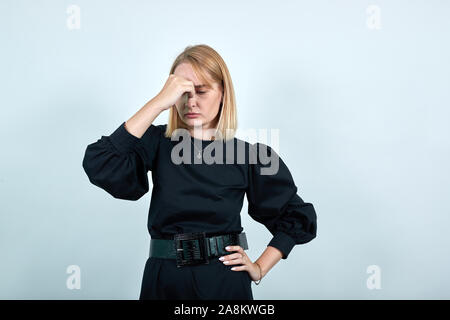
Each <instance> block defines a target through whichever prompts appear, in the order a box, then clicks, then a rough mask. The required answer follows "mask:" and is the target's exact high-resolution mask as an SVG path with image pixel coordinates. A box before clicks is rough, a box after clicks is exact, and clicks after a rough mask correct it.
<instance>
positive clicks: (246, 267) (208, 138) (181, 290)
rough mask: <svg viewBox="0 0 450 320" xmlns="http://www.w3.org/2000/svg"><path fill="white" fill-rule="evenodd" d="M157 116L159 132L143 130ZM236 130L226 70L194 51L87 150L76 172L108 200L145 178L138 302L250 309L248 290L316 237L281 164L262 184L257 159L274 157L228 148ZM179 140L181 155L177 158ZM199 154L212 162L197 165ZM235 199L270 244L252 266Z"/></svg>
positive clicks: (207, 53) (136, 192) (205, 52)
mask: <svg viewBox="0 0 450 320" xmlns="http://www.w3.org/2000/svg"><path fill="white" fill-rule="evenodd" d="M164 110H169V120H168V123H167V124H164V125H153V121H154V120H155V118H156V117H157V116H158V115H159V114H160V113H161V112H162V111H164ZM236 128H237V119H236V106H235V96H234V89H233V84H232V81H231V77H230V74H229V72H228V68H227V66H226V64H225V62H224V61H223V59H222V58H221V57H220V55H219V54H218V53H217V52H216V51H215V50H213V49H212V48H211V47H209V46H207V45H196V46H188V47H187V48H186V49H185V50H184V51H183V52H182V53H181V54H180V55H179V56H178V57H177V58H176V59H175V61H174V63H173V65H172V68H171V70H170V76H169V78H168V79H167V81H166V83H165V85H164V87H163V89H162V90H161V91H160V92H159V93H158V95H156V96H155V97H154V98H153V99H151V100H150V101H149V102H147V103H146V104H145V105H144V106H143V107H142V108H141V109H140V110H139V111H138V112H137V113H136V114H135V115H133V116H132V117H131V118H130V119H129V120H127V121H125V122H123V123H122V124H121V125H120V126H119V127H118V128H117V129H116V130H115V131H114V132H113V133H112V134H111V135H110V136H102V137H101V138H100V139H99V140H97V141H96V142H94V143H92V144H90V145H88V147H87V149H86V152H85V155H84V159H83V168H84V170H85V172H86V174H87V175H88V177H89V180H90V181H91V183H93V184H94V185H96V186H98V187H100V188H102V189H104V190H105V191H107V192H108V193H110V194H111V195H112V196H113V197H115V198H118V199H126V200H137V199H139V198H141V197H142V196H143V195H144V194H145V193H147V192H148V190H149V183H148V177H147V172H148V171H151V172H152V180H153V189H152V197H151V203H150V210H149V216H148V230H149V233H150V235H151V242H150V256H149V258H148V259H147V262H146V264H145V268H144V273H143V279H142V286H141V293H140V299H248V300H253V294H252V289H251V282H252V281H255V283H256V284H259V281H261V279H262V278H263V277H264V276H265V275H266V274H267V273H268V271H269V270H270V269H271V268H272V267H273V266H274V265H275V264H276V263H277V262H278V261H279V260H280V259H286V258H287V257H288V255H289V253H290V251H291V250H292V248H293V247H294V246H295V245H296V244H302V243H306V242H309V241H310V240H312V239H313V238H315V237H316V228H317V227H316V213H315V210H314V207H313V205H312V204H311V203H305V202H304V201H303V200H302V199H301V198H300V197H299V196H298V195H297V187H296V185H295V184H294V181H293V179H292V176H291V174H290V172H289V170H288V168H287V167H286V165H285V164H284V162H283V161H282V160H281V159H279V158H277V159H279V163H278V168H277V171H276V172H275V173H274V174H262V171H263V170H264V169H267V163H263V161H261V159H260V158H259V157H258V155H260V154H261V153H260V152H261V150H263V149H266V151H267V155H269V156H271V157H272V158H273V156H277V154H276V153H275V151H273V150H272V149H271V148H270V147H269V146H267V145H264V144H262V143H256V144H253V145H252V144H250V143H248V142H245V141H243V140H240V139H237V138H235V137H234V133H235V130H236ZM179 132H182V133H183V139H181V136H180V135H178V133H179ZM185 133H187V135H186V134H185ZM186 137H187V139H186ZM191 138H192V139H191ZM180 140H182V141H183V142H186V143H188V148H186V144H184V145H183V148H182V149H180V148H179V146H180V143H181V142H180ZM239 145H241V146H242V145H244V146H245V147H246V148H243V149H244V153H242V148H239V147H238V146H239ZM219 147H222V149H221V148H219ZM219 150H222V152H218V151H219ZM206 153H208V154H210V155H213V156H214V157H215V161H214V162H210V163H205V162H200V163H199V162H198V159H199V158H200V159H201V158H202V156H204V155H205V154H206ZM180 156H182V157H183V160H190V161H179V160H180ZM241 156H243V158H244V161H238V158H239V157H241ZM272 158H271V159H272ZM240 159H242V158H240ZM255 159H256V160H255ZM217 160H218V161H217ZM220 160H225V161H220ZM230 160H232V161H230ZM244 194H246V196H247V200H248V213H249V215H250V216H251V217H252V218H253V219H254V220H256V221H258V222H260V223H262V224H264V225H265V226H266V227H267V229H268V230H269V231H270V232H271V233H272V235H273V238H272V240H271V241H270V242H269V244H268V245H267V248H266V249H265V251H264V252H263V253H262V255H261V256H260V257H259V258H258V259H257V260H256V261H255V262H252V259H250V257H248V256H247V254H246V252H245V249H247V243H246V237H245V233H243V232H242V231H243V228H242V227H241V221H240V211H241V208H242V204H243V197H244ZM225 247H229V248H228V249H226V248H225Z"/></svg>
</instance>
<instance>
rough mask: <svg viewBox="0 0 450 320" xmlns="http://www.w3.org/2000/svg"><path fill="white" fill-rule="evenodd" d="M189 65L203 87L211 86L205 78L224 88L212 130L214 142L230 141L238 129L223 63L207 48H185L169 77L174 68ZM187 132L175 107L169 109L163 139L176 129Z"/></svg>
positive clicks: (201, 45) (227, 76) (231, 83)
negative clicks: (213, 130) (213, 131)
mask: <svg viewBox="0 0 450 320" xmlns="http://www.w3.org/2000/svg"><path fill="white" fill-rule="evenodd" d="M183 62H185V63H189V64H190V65H191V66H192V69H194V72H195V74H196V75H197V76H198V77H199V78H200V79H201V80H202V84H206V85H208V86H211V87H212V83H211V81H209V80H208V79H209V78H208V77H207V75H208V76H209V77H210V78H211V79H212V81H213V82H216V83H219V84H221V85H222V87H223V97H222V99H223V100H222V104H221V107H220V109H219V113H220V115H219V120H218V122H217V126H216V128H215V132H216V134H217V136H216V134H215V135H214V138H215V140H219V139H222V140H229V139H233V138H234V135H235V133H236V129H237V114H236V99H235V95H234V88H233V82H232V81H231V76H230V73H229V71H228V68H227V66H226V64H225V61H224V60H223V59H222V57H221V56H220V55H219V54H218V53H217V52H216V51H215V50H214V49H213V48H211V47H210V46H207V45H205V44H199V45H195V46H187V47H186V48H185V49H184V51H183V52H181V53H180V54H179V55H178V56H177V57H176V59H175V61H174V62H173V64H172V67H171V68H170V74H173V73H174V72H175V69H176V67H177V66H178V65H179V64H181V63H183ZM178 128H184V129H187V127H186V125H185V123H184V122H183V121H182V120H181V118H180V116H179V114H178V112H177V109H176V106H175V105H173V106H172V107H171V108H170V109H169V119H168V121H167V128H166V132H165V136H166V137H167V138H170V137H171V136H172V133H173V132H174V131H175V130H176V129H178Z"/></svg>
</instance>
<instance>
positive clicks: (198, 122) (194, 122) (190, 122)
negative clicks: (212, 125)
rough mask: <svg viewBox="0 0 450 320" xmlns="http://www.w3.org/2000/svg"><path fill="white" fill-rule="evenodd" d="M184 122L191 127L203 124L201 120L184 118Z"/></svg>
mask: <svg viewBox="0 0 450 320" xmlns="http://www.w3.org/2000/svg"><path fill="white" fill-rule="evenodd" d="M184 122H185V123H186V124H188V125H190V126H194V125H196V126H199V125H202V124H203V121H202V120H201V119H199V118H196V119H189V118H184Z"/></svg>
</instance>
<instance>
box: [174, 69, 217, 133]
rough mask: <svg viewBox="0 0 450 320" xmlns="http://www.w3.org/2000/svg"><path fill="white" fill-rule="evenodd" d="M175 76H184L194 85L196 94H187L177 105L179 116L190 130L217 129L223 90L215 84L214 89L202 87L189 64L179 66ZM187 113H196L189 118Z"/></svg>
mask: <svg viewBox="0 0 450 320" xmlns="http://www.w3.org/2000/svg"><path fill="white" fill-rule="evenodd" d="M174 74H175V75H177V76H182V77H184V78H186V79H187V80H190V81H192V82H193V83H194V86H195V93H194V94H191V93H189V94H188V93H185V94H183V95H182V96H181V98H180V99H178V101H177V102H176V103H175V106H176V108H177V111H178V115H179V116H180V118H181V120H182V121H183V122H184V123H185V124H186V125H187V127H188V128H190V129H192V128H193V127H201V128H202V129H209V128H215V126H216V124H217V123H216V122H217V120H218V117H219V110H220V104H221V101H222V94H223V88H222V86H221V85H219V84H217V83H213V87H212V88H207V87H202V85H204V84H203V83H200V80H199V79H198V78H197V77H196V75H195V73H194V69H193V68H192V66H191V65H190V64H189V63H181V64H179V65H178V66H177V67H176V69H175V71H174ZM187 113H195V114H196V116H195V117H189V116H188V115H187Z"/></svg>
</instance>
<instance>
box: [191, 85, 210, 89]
mask: <svg viewBox="0 0 450 320" xmlns="http://www.w3.org/2000/svg"><path fill="white" fill-rule="evenodd" d="M194 87H195V88H196V89H201V88H209V86H208V85H206V84H199V85H198V86H194Z"/></svg>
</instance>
